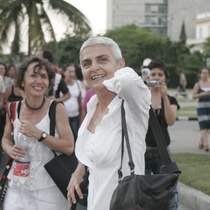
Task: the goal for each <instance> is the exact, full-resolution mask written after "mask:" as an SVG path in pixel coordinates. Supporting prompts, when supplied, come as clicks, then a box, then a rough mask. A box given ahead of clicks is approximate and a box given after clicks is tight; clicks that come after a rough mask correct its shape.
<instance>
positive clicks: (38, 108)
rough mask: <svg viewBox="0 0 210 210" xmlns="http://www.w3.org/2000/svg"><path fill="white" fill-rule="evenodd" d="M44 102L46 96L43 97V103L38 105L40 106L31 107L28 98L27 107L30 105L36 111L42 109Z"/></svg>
mask: <svg viewBox="0 0 210 210" xmlns="http://www.w3.org/2000/svg"><path fill="white" fill-rule="evenodd" d="M44 102H45V97H43V101H42V104H41V105H40V106H38V107H36V108H35V107H31V106H30V105H29V104H28V102H27V100H26V99H25V103H26V107H28V108H29V109H31V110H34V111H36V110H40V109H41V108H42V107H43V106H44Z"/></svg>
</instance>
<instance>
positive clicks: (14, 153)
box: [7, 144, 26, 160]
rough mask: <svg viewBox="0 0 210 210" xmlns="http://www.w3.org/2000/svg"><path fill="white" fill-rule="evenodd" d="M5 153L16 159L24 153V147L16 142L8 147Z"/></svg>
mask: <svg viewBox="0 0 210 210" xmlns="http://www.w3.org/2000/svg"><path fill="white" fill-rule="evenodd" d="M7 154H8V155H9V156H10V157H11V158H12V159H14V160H18V159H19V158H22V157H25V155H26V153H25V151H24V149H23V148H22V147H20V146H18V145H16V144H14V145H13V146H11V147H10V149H9V150H8V151H7Z"/></svg>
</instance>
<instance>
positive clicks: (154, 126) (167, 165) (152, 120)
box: [118, 100, 181, 181]
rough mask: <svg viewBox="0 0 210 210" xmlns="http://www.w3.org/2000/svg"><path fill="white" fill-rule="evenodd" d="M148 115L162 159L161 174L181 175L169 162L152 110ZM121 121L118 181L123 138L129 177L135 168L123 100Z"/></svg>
mask: <svg viewBox="0 0 210 210" xmlns="http://www.w3.org/2000/svg"><path fill="white" fill-rule="evenodd" d="M149 114H150V118H149V123H150V126H151V128H152V132H153V134H154V137H155V141H156V144H157V148H158V151H159V153H160V155H161V158H163V163H164V165H163V166H162V167H161V173H181V171H180V170H179V168H178V166H177V164H176V163H175V162H172V161H171V158H170V156H169V154H168V151H167V148H166V144H165V141H164V137H163V134H162V130H161V128H160V125H159V122H158V120H157V118H156V116H155V113H154V111H153V109H152V108H150V111H149ZM121 120H122V151H121V166H120V169H119V170H118V176H119V181H120V180H121V179H122V157H123V152H124V137H125V141H126V146H127V150H128V157H129V162H128V165H129V167H130V172H131V175H132V174H134V168H135V164H134V162H133V157H132V153H131V147H130V142H129V137H128V130H127V123H126V117H125V108H124V100H122V105H121Z"/></svg>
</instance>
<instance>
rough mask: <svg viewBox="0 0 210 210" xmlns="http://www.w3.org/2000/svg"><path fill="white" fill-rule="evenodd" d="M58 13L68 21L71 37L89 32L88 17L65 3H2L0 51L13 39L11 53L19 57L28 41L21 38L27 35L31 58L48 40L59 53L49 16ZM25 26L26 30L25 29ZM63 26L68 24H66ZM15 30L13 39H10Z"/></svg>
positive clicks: (24, 0) (21, 0)
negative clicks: (24, 43)
mask: <svg viewBox="0 0 210 210" xmlns="http://www.w3.org/2000/svg"><path fill="white" fill-rule="evenodd" d="M49 12H51V13H49ZM52 12H54V13H52ZM55 13H57V14H59V15H61V16H62V20H65V19H67V20H68V21H67V23H68V24H67V25H66V28H67V29H69V31H70V33H71V34H80V35H82V34H87V33H89V32H90V30H91V28H90V26H89V22H88V20H87V19H86V17H85V16H84V15H83V14H82V13H81V12H80V11H79V10H78V9H76V8H75V7H74V6H73V5H71V4H69V3H67V2H66V1H64V0H48V1H46V0H15V1H14V0H6V1H5V0H0V50H2V48H3V47H4V46H5V45H7V44H9V38H11V39H12V44H11V54H12V55H18V54H19V53H20V49H21V46H22V44H23V42H24V41H25V40H22V37H23V36H24V35H25V36H24V37H27V40H28V55H31V54H33V53H34V52H35V51H37V50H40V49H43V48H44V47H45V45H46V43H47V41H46V38H47V37H48V38H49V40H51V41H52V43H53V44H54V51H56V49H57V46H56V44H57V42H56V36H55V30H54V28H53V23H52V20H51V16H52V15H50V14H55ZM25 23H26V25H27V27H26V30H25V28H23V25H24V24H25ZM61 24H62V22H61ZM63 24H66V23H65V21H64V23H63ZM13 31H14V36H13V37H11V35H12V34H13V33H12V32H13ZM23 32H24V33H23Z"/></svg>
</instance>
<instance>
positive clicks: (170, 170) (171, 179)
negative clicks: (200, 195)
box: [110, 101, 181, 210]
mask: <svg viewBox="0 0 210 210" xmlns="http://www.w3.org/2000/svg"><path fill="white" fill-rule="evenodd" d="M123 104H124V101H122V106H121V118H122V151H121V166H120V169H119V171H118V177H119V184H118V186H117V187H116V189H115V190H114V192H113V195H112V198H111V202H110V210H122V209H123V210H167V208H168V206H167V202H168V201H169V200H170V199H171V198H172V197H173V191H174V189H175V187H176V185H177V181H178V177H179V175H180V173H181V171H180V170H179V168H178V166H177V165H176V163H175V162H172V161H171V159H170V157H169V155H168V152H167V149H166V145H165V141H164V139H163V134H162V131H161V129H160V126H159V123H158V121H157V118H156V116H155V114H154V112H153V110H152V108H151V109H150V120H149V123H150V125H151V127H152V130H153V132H154V133H155V138H156V143H157V147H158V150H159V151H160V155H161V158H162V160H163V163H164V165H163V166H162V167H161V172H160V174H154V175H136V174H134V171H135V165H134V162H133V158H132V153H131V148H130V142H129V137H128V131H127V125H126V118H125V110H124V106H123ZM124 137H125V142H126V146H127V151H128V156H129V162H128V165H129V168H130V175H129V176H126V177H124V178H122V177H123V174H122V158H123V152H124Z"/></svg>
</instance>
